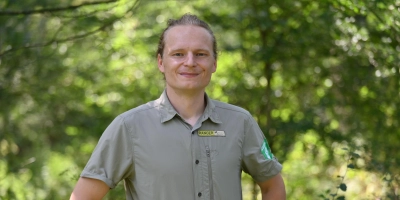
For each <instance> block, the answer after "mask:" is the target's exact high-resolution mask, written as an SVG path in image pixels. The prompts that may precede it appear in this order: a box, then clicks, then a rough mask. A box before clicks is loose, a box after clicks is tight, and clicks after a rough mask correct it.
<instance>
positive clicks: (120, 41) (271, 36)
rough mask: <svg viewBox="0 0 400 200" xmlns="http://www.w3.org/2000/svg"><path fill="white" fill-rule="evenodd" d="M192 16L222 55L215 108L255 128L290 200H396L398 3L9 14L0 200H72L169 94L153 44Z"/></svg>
mask: <svg viewBox="0 0 400 200" xmlns="http://www.w3.org/2000/svg"><path fill="white" fill-rule="evenodd" d="M188 12H190V13H193V14H197V15H198V16H199V17H200V18H202V19H204V20H205V21H207V22H209V23H210V24H211V25H212V28H213V30H214V32H215V34H216V37H217V40H218V42H219V59H218V69H217V72H216V73H215V74H214V77H213V80H212V83H211V85H210V86H209V88H208V91H207V92H208V94H209V95H210V96H211V97H212V98H215V99H218V100H220V101H224V102H228V103H232V104H236V105H239V106H241V107H243V108H245V109H248V110H249V111H250V112H251V113H252V114H253V116H254V118H255V119H256V120H257V121H258V123H259V124H260V126H261V128H262V130H263V131H264V133H265V135H266V137H267V138H268V141H269V143H270V145H271V148H272V150H273V152H274V154H275V156H276V157H277V158H278V159H279V160H280V161H281V162H282V163H283V165H284V169H283V172H282V174H283V176H284V179H285V181H286V187H287V195H288V199H304V200H309V199H399V198H400V197H399V193H400V191H399V190H400V186H399V185H400V153H399V150H400V148H399V147H400V121H399V119H400V110H399V108H400V0H368V1H351V0H320V1H309V0H290V1H286V0H193V1H192V0H146V1H144V0H143V1H135V0H129V1H128V0H91V1H89V0H87V1H85V0H73V1H67V0H24V1H22V0H2V1H0V199H3V200H8V199H10V200H11V199H29V200H30V199H35V200H36V199H55V200H57V199H68V198H69V195H70V193H71V191H72V189H73V187H74V185H75V183H76V180H77V179H78V177H79V174H80V172H81V171H82V169H83V167H84V165H85V164H86V162H87V160H88V159H89V156H90V154H91V152H92V150H93V148H94V147H95V145H96V144H97V140H98V139H99V137H100V135H101V134H102V132H103V130H104V129H105V128H106V127H107V126H108V124H109V123H110V122H111V121H112V119H113V118H114V117H116V116H117V115H118V114H120V113H122V112H124V111H126V110H128V109H130V108H133V107H135V106H138V105H140V104H142V103H145V102H147V101H150V100H153V99H156V98H158V97H159V95H160V94H161V92H162V90H163V88H164V81H163V78H162V76H161V75H160V73H159V72H158V69H157V65H156V57H155V52H156V47H157V42H158V37H159V34H160V33H161V31H162V29H163V28H165V26H166V22H167V20H168V19H170V18H177V17H179V16H181V15H182V14H184V13H188ZM242 185H243V189H244V199H248V200H250V199H257V198H258V199H259V192H258V191H257V188H256V187H254V183H253V182H252V181H251V179H250V178H249V177H248V176H247V175H245V174H243V184H242ZM257 196H258V197H257ZM124 198H125V196H124V191H123V184H120V185H119V186H118V187H117V188H116V189H114V190H112V191H111V192H110V193H109V194H108V195H107V198H106V199H124Z"/></svg>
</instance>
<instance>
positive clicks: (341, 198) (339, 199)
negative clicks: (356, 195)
mask: <svg viewBox="0 0 400 200" xmlns="http://www.w3.org/2000/svg"><path fill="white" fill-rule="evenodd" d="M336 199H337V200H345V199H346V198H345V197H344V196H339V197H337V198H336Z"/></svg>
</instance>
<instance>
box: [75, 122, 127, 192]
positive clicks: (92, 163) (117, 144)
mask: <svg viewBox="0 0 400 200" xmlns="http://www.w3.org/2000/svg"><path fill="white" fill-rule="evenodd" d="M132 154H133V145H132V137H131V133H130V131H129V130H128V128H127V127H126V125H125V122H124V120H123V118H122V117H121V116H119V117H117V118H115V119H114V121H113V122H112V123H111V124H110V125H109V126H108V127H107V129H106V130H105V131H104V133H103V135H102V136H101V137H100V139H99V142H98V144H97V146H96V148H95V149H94V151H93V153H92V155H91V157H90V159H89V161H88V163H87V164H86V166H85V168H84V170H83V172H82V173H81V177H86V178H93V179H98V180H101V181H103V182H105V183H106V184H107V185H108V186H109V187H110V188H114V187H115V186H116V185H117V184H118V182H120V181H121V180H123V179H124V178H126V177H128V176H130V174H131V173H132V172H133V170H134V169H133V155H132Z"/></svg>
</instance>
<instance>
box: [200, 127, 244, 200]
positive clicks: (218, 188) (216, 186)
mask: <svg viewBox="0 0 400 200" xmlns="http://www.w3.org/2000/svg"><path fill="white" fill-rule="evenodd" d="M199 145H200V151H201V157H202V159H203V161H204V162H203V165H202V169H203V170H202V175H203V177H204V179H203V180H204V182H203V184H204V185H205V188H207V189H208V192H209V195H210V197H209V199H210V200H217V199H221V195H222V193H223V191H226V190H223V189H222V188H225V187H228V186H229V185H231V184H232V183H225V181H228V180H230V179H231V178H232V177H235V176H237V175H238V174H240V171H241V165H240V164H241V156H242V153H241V145H240V141H239V140H238V139H237V137H235V135H228V136H200V135H199ZM222 196H223V195H222ZM206 198H207V197H206ZM207 199H208V198H207Z"/></svg>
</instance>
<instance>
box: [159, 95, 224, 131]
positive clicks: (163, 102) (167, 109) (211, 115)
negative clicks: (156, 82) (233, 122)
mask: <svg viewBox="0 0 400 200" xmlns="http://www.w3.org/2000/svg"><path fill="white" fill-rule="evenodd" d="M205 99H206V101H207V106H206V108H205V109H204V113H203V115H202V117H201V118H202V119H201V121H202V122H203V121H205V120H207V119H210V120H211V121H212V122H214V123H217V124H220V123H222V122H221V120H220V117H219V116H218V114H217V112H216V111H215V104H214V103H213V101H212V100H211V99H210V98H209V97H208V95H207V94H205ZM155 103H156V105H157V107H158V108H159V112H160V117H161V123H164V122H167V121H169V120H171V119H172V118H174V117H175V115H178V112H176V110H175V108H174V107H173V106H172V104H171V102H170V101H169V99H168V96H167V91H166V90H164V91H163V93H162V94H161V96H160V98H158V99H157V100H156V102H155Z"/></svg>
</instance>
